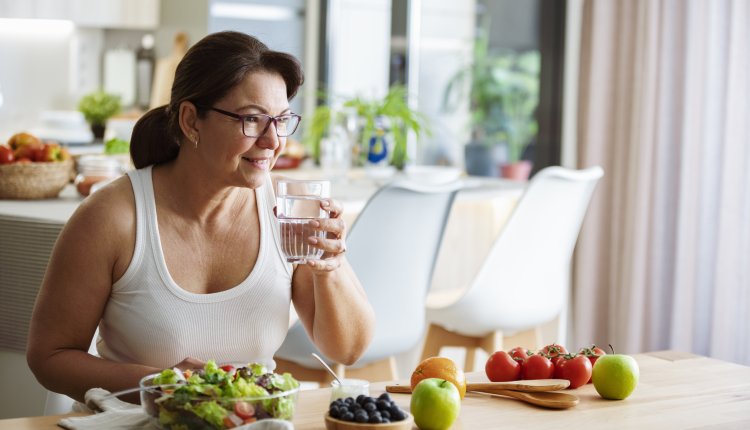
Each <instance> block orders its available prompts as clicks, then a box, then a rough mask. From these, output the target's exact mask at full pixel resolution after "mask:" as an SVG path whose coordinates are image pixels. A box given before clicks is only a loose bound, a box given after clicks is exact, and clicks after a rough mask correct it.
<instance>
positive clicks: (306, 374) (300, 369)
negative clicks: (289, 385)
mask: <svg viewBox="0 0 750 430" xmlns="http://www.w3.org/2000/svg"><path fill="white" fill-rule="evenodd" d="M274 361H276V370H274V372H276V373H284V372H289V373H291V374H292V375H294V378H295V379H297V380H299V381H312V382H318V383H320V384H321V385H322V386H327V385H329V384H330V383H331V381H332V380H333V377H332V376H331V375H329V374H328V372H326V371H325V370H324V369H310V368H308V367H305V366H302V365H299V364H297V363H294V362H292V361H289V360H284V359H283V358H278V357H274Z"/></svg>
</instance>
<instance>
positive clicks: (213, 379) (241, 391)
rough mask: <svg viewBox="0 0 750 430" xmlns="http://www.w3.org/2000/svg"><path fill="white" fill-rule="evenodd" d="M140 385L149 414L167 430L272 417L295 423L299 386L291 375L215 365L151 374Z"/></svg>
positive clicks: (218, 426)
mask: <svg viewBox="0 0 750 430" xmlns="http://www.w3.org/2000/svg"><path fill="white" fill-rule="evenodd" d="M140 387H141V405H142V407H143V410H144V412H145V413H146V415H147V416H148V417H149V419H150V421H151V423H152V424H154V425H155V426H156V427H157V428H159V429H164V430H178V429H179V430H193V429H217V430H222V429H231V428H234V427H239V426H241V425H244V424H249V423H252V422H255V421H258V420H263V419H268V418H277V419H284V420H289V421H291V419H292V417H293V416H294V410H295V407H296V404H297V394H298V393H299V382H297V380H295V379H294V378H293V377H292V375H291V374H289V373H284V374H283V375H280V374H276V373H272V372H269V371H268V370H267V369H266V367H265V366H263V365H261V364H249V365H247V366H243V367H234V366H231V365H225V366H218V365H216V363H214V362H213V361H209V362H208V363H206V365H205V367H204V368H203V369H198V370H193V371H191V370H186V371H184V372H183V371H181V370H179V369H166V370H163V371H162V372H161V373H155V374H152V375H148V376H146V377H144V378H143V379H141V381H140Z"/></svg>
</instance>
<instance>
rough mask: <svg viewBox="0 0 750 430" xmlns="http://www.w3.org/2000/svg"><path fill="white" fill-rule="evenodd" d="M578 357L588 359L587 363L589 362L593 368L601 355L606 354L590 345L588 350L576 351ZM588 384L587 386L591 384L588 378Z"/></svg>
mask: <svg viewBox="0 0 750 430" xmlns="http://www.w3.org/2000/svg"><path fill="white" fill-rule="evenodd" d="M578 355H582V356H584V357H588V359H589V361H590V362H591V367H592V368H593V367H594V363H596V360H597V359H598V358H599V357H601V356H602V355H607V353H606V352H604V350H603V349H601V348H599V347H598V346H596V345H591V346H590V347H589V348H581V350H580V351H578ZM588 383H589V384H590V383H591V378H589V382H588Z"/></svg>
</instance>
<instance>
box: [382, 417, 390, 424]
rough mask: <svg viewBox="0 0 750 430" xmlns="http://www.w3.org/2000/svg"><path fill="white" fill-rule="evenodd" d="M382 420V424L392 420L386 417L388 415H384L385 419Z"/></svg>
mask: <svg viewBox="0 0 750 430" xmlns="http://www.w3.org/2000/svg"><path fill="white" fill-rule="evenodd" d="M380 422H381V423H382V424H387V423H389V422H391V420H390V419H388V418H386V417H383V419H382V420H380Z"/></svg>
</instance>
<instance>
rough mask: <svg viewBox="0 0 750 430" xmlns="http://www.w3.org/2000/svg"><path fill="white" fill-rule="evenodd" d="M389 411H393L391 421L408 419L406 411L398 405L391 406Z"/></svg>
mask: <svg viewBox="0 0 750 430" xmlns="http://www.w3.org/2000/svg"><path fill="white" fill-rule="evenodd" d="M389 412H390V413H391V421H403V420H404V419H406V415H404V411H402V410H401V409H399V408H398V407H393V408H391V410H390V411H389Z"/></svg>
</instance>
